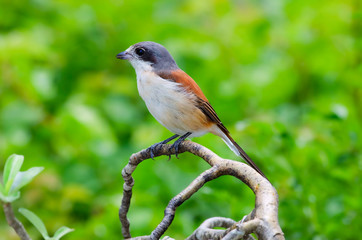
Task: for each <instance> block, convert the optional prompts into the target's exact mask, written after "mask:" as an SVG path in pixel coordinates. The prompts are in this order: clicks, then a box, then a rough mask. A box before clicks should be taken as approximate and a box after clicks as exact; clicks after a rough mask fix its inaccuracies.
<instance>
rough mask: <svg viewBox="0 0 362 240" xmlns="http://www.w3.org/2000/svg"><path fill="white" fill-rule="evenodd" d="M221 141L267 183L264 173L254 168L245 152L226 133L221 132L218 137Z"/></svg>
mask: <svg viewBox="0 0 362 240" xmlns="http://www.w3.org/2000/svg"><path fill="white" fill-rule="evenodd" d="M220 137H221V138H222V140H223V141H224V142H225V143H226V145H228V147H229V148H230V149H231V150H232V151H233V152H234V153H235V154H236V155H237V156H240V157H242V158H243V159H244V160H245V161H246V162H247V163H248V164H249V166H250V167H252V168H254V169H255V171H257V172H258V173H259V174H260V175H262V176H263V177H264V178H266V179H267V180H268V181H269V179H268V178H267V177H266V176H265V175H264V173H263V172H262V171H261V170H260V169H259V168H258V166H256V164H255V163H254V162H253V161H252V160H251V158H250V157H249V156H248V154H246V152H245V151H244V150H243V149H242V148H241V147H240V146H239V144H237V143H236V142H235V141H234V139H233V138H232V137H231V136H230V134H229V133H228V132H223V134H222V135H221V136H220Z"/></svg>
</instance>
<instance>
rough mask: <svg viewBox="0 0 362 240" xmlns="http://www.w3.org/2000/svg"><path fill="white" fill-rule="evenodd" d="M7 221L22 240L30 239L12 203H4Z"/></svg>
mask: <svg viewBox="0 0 362 240" xmlns="http://www.w3.org/2000/svg"><path fill="white" fill-rule="evenodd" d="M3 208H4V213H5V217H6V221H7V222H8V224H9V226H10V227H12V228H13V229H14V230H15V232H16V233H17V234H18V236H19V237H20V239H22V240H30V237H29V235H28V233H27V232H26V230H25V228H24V226H23V224H22V223H21V222H20V221H19V220H18V219H17V218H16V217H15V215H14V212H13V208H12V207H11V203H3Z"/></svg>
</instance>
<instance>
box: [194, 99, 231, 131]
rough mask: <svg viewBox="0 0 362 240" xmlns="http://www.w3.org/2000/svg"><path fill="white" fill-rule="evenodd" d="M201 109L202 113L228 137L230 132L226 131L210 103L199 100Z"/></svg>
mask: <svg viewBox="0 0 362 240" xmlns="http://www.w3.org/2000/svg"><path fill="white" fill-rule="evenodd" d="M198 103H199V108H200V109H201V111H202V112H203V113H204V114H205V115H206V116H207V117H208V118H209V119H210V120H211V121H212V122H214V123H216V125H217V126H218V127H219V128H220V129H221V131H223V132H224V133H225V134H226V135H228V133H229V131H228V130H227V129H226V127H225V126H224V124H222V122H221V120H220V118H219V116H218V115H217V114H216V112H215V110H214V108H213V107H212V106H211V105H210V103H209V102H208V101H204V100H202V99H199V101H198Z"/></svg>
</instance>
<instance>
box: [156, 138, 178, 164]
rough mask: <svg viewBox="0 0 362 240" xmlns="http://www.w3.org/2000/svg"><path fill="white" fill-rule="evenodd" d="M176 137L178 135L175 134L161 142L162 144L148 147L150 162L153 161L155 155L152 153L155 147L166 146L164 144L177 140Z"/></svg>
mask: <svg viewBox="0 0 362 240" xmlns="http://www.w3.org/2000/svg"><path fill="white" fill-rule="evenodd" d="M178 136H179V135H177V134H175V135H173V136H172V137H170V138H167V139H166V140H163V141H162V142H159V143H155V144H153V145H152V146H151V147H150V155H151V158H152V160H154V159H153V157H154V156H155V155H154V153H153V152H154V151H155V150H156V147H157V146H159V145H161V144H166V143H168V142H169V141H171V140H173V139H175V138H177V137H178ZM170 158H171V156H170Z"/></svg>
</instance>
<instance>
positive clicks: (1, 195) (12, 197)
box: [0, 192, 20, 202]
mask: <svg viewBox="0 0 362 240" xmlns="http://www.w3.org/2000/svg"><path fill="white" fill-rule="evenodd" d="M19 197H20V192H15V193H10V194H7V195H5V194H4V193H2V192H0V199H1V201H3V202H14V201H15V200H16V199H18V198H19Z"/></svg>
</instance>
